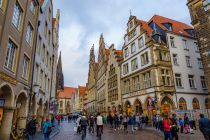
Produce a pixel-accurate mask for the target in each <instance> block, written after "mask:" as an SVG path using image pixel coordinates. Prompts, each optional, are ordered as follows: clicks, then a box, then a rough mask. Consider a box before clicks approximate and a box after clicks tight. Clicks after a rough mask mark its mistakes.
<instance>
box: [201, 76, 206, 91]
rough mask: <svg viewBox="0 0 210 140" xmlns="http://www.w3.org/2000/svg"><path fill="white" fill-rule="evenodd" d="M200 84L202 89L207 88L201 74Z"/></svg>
mask: <svg viewBox="0 0 210 140" xmlns="http://www.w3.org/2000/svg"><path fill="white" fill-rule="evenodd" d="M200 78H201V86H202V88H203V89H207V84H206V79H205V77H204V76H201V77H200Z"/></svg>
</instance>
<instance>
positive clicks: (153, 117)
mask: <svg viewBox="0 0 210 140" xmlns="http://www.w3.org/2000/svg"><path fill="white" fill-rule="evenodd" d="M156 117H157V115H154V116H152V126H153V127H156V129H157V124H156Z"/></svg>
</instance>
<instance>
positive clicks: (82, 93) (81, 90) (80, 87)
mask: <svg viewBox="0 0 210 140" xmlns="http://www.w3.org/2000/svg"><path fill="white" fill-rule="evenodd" d="M86 90H87V89H86V87H85V86H79V95H80V96H85V92H86Z"/></svg>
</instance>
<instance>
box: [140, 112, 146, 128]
mask: <svg viewBox="0 0 210 140" xmlns="http://www.w3.org/2000/svg"><path fill="white" fill-rule="evenodd" d="M141 120H142V129H144V127H145V124H146V119H145V116H144V114H142V117H141Z"/></svg>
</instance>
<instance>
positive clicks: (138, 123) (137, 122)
mask: <svg viewBox="0 0 210 140" xmlns="http://www.w3.org/2000/svg"><path fill="white" fill-rule="evenodd" d="M135 122H136V130H139V128H140V116H139V114H138V113H137V114H136V116H135Z"/></svg>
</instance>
